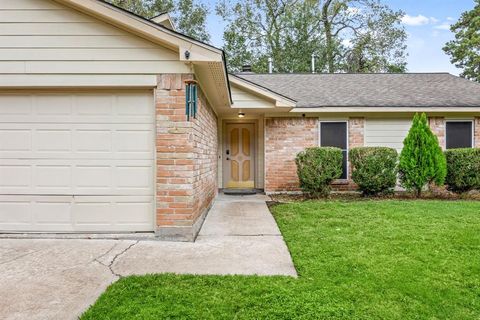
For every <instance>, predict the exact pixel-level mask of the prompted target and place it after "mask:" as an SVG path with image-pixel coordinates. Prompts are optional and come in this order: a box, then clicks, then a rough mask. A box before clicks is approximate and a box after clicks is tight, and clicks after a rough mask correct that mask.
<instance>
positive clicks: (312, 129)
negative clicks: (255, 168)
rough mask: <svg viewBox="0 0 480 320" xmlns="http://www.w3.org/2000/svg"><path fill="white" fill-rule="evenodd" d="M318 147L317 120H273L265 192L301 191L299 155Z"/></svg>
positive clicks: (267, 137) (267, 131)
mask: <svg viewBox="0 0 480 320" xmlns="http://www.w3.org/2000/svg"><path fill="white" fill-rule="evenodd" d="M314 146H318V119H317V118H273V119H266V123H265V192H266V193H272V192H282V191H299V190H300V189H299V182H298V176H297V166H296V164H295V157H296V155H297V153H299V152H301V151H303V150H304V149H305V148H307V147H314Z"/></svg>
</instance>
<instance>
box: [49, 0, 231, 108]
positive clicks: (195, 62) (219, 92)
mask: <svg viewBox="0 0 480 320" xmlns="http://www.w3.org/2000/svg"><path fill="white" fill-rule="evenodd" d="M54 1H56V2H58V3H61V4H63V5H66V6H69V7H71V8H74V9H76V10H78V11H81V12H83V13H86V14H88V15H91V16H94V17H96V18H97V19H100V20H103V21H105V22H107V23H109V24H112V25H115V26H116V27H118V28H120V29H123V30H126V31H128V32H130V33H132V34H135V35H137V36H139V37H142V38H144V39H147V40H149V41H151V42H154V43H158V44H160V45H162V46H165V47H166V48H169V49H172V50H176V51H178V53H179V60H180V61H183V62H185V63H187V64H191V65H192V70H194V71H195V73H196V74H197V76H198V78H199V80H200V86H201V87H202V89H203V91H204V92H205V95H206V96H207V99H208V100H209V101H210V102H211V104H212V107H214V106H213V105H215V106H230V105H231V103H232V100H231V93H230V86H229V83H228V75H227V69H226V59H225V54H224V52H223V50H221V49H218V48H216V47H214V46H212V45H209V44H206V43H203V42H201V41H198V40H196V39H193V38H191V37H189V36H186V35H184V34H182V33H180V32H177V31H175V30H171V29H169V28H167V27H165V26H163V25H161V24H157V23H155V22H153V21H150V20H148V19H146V18H144V17H142V16H139V15H136V14H134V13H132V12H130V11H128V10H125V9H123V8H120V7H117V6H115V5H113V4H111V3H109V2H106V1H104V0H54ZM187 51H188V53H189V55H187V54H186V52H187ZM202 85H203V86H202Z"/></svg>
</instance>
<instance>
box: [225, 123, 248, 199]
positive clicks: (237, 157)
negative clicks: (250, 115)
mask: <svg viewBox="0 0 480 320" xmlns="http://www.w3.org/2000/svg"><path fill="white" fill-rule="evenodd" d="M255 139H256V137H255V123H254V122H252V123H228V122H227V123H226V124H225V136H224V147H223V153H224V154H223V186H224V188H227V189H254V188H255V156H256V155H255V150H256V148H255V141H256V140H255Z"/></svg>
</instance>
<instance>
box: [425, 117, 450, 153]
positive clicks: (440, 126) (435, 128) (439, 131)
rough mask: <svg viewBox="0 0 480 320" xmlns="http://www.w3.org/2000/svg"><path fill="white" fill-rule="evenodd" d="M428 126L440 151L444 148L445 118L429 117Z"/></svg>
mask: <svg viewBox="0 0 480 320" xmlns="http://www.w3.org/2000/svg"><path fill="white" fill-rule="evenodd" d="M428 124H429V126H430V129H432V132H433V133H434V134H435V135H436V136H437V138H438V143H439V144H440V147H442V149H445V148H446V140H445V118H444V117H430V118H428Z"/></svg>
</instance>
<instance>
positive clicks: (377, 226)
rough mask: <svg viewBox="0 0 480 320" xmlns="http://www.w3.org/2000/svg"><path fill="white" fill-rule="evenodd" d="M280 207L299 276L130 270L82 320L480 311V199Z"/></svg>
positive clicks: (427, 315)
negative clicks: (139, 273)
mask: <svg viewBox="0 0 480 320" xmlns="http://www.w3.org/2000/svg"><path fill="white" fill-rule="evenodd" d="M272 211H273V214H274V216H275V219H276V220H277V223H278V224H279V227H280V229H281V231H282V234H283V236H284V238H285V240H286V242H287V245H288V247H289V249H290V251H291V254H292V257H293V260H294V263H295V266H296V268H297V271H298V273H299V278H298V279H294V278H289V277H257V276H180V275H172V274H161V275H148V276H134V277H128V278H123V279H121V280H120V281H118V282H117V283H115V284H113V285H111V286H110V287H109V288H108V289H107V291H106V292H105V293H104V294H103V295H102V296H101V297H100V298H99V299H98V301H97V302H96V303H95V305H93V306H92V307H91V308H90V309H89V310H88V311H87V312H86V313H85V314H84V315H83V316H82V318H81V319H82V320H87V319H112V320H113V319H115V320H120V319H326V318H328V319H479V318H480V202H469V201H398V200H382V201H356V202H355V201H350V202H349V201H325V202H322V201H320V202H313V201H312V202H301V203H291V204H283V205H278V206H275V207H273V208H272Z"/></svg>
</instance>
